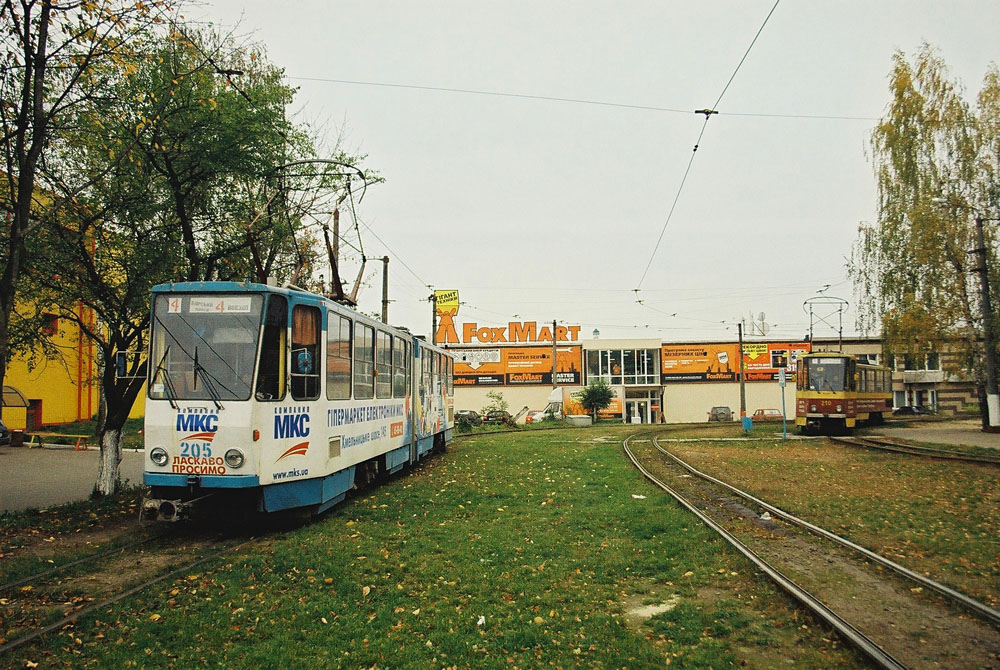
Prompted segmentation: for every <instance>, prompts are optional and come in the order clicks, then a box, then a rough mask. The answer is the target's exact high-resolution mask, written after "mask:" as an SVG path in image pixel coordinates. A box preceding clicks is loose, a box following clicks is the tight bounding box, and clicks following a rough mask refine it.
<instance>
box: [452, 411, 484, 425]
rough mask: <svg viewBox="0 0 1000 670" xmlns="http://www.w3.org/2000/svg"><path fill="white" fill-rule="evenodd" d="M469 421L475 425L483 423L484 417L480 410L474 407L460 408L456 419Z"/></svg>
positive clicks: (456, 413)
mask: <svg viewBox="0 0 1000 670" xmlns="http://www.w3.org/2000/svg"><path fill="white" fill-rule="evenodd" d="M463 420H464V421H468V422H469V423H470V424H472V425H473V426H481V425H483V417H481V416H479V412H477V411H475V410H473V409H460V410H458V411H457V412H455V421H456V422H457V421H463Z"/></svg>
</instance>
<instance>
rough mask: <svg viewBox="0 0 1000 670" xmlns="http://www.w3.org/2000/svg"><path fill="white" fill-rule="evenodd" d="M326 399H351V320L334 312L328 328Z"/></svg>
mask: <svg viewBox="0 0 1000 670" xmlns="http://www.w3.org/2000/svg"><path fill="white" fill-rule="evenodd" d="M326 397H327V398H328V399H329V400H350V398H351V320H350V319H348V318H347V317H344V316H340V315H339V314H335V313H333V312H329V313H328V314H327V326H326Z"/></svg>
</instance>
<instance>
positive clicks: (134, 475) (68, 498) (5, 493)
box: [0, 447, 144, 513]
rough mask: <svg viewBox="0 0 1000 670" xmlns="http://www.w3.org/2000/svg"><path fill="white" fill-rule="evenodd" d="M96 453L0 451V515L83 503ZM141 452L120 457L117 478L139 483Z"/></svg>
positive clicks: (94, 476) (92, 478)
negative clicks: (69, 503)
mask: <svg viewBox="0 0 1000 670" xmlns="http://www.w3.org/2000/svg"><path fill="white" fill-rule="evenodd" d="M98 456H99V454H98V450H97V449H94V448H91V449H88V450H87V451H73V448H72V447H70V448H68V449H56V448H45V449H38V448H35V449H29V448H27V447H0V513H2V512H19V511H21V510H25V509H31V508H33V507H34V508H43V507H48V506H50V505H58V504H61V503H67V502H73V501H74V500H86V499H87V498H88V497H89V496H90V492H91V491H93V490H94V483H95V482H96V481H97V464H98V460H97V459H98ZM143 456H144V453H143V452H132V451H126V452H125V453H124V454H123V455H122V465H121V478H122V481H123V482H125V481H126V480H127V481H128V482H129V483H130V484H140V483H142V463H143Z"/></svg>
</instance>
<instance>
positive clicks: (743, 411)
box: [736, 320, 747, 422]
mask: <svg viewBox="0 0 1000 670" xmlns="http://www.w3.org/2000/svg"><path fill="white" fill-rule="evenodd" d="M736 332H737V333H739V338H740V352H739V354H738V355H739V357H740V421H741V422H742V421H743V420H744V419H745V418H746V416H747V387H746V379H744V377H745V376H746V375H744V374H743V321H742V320H741V321H740V322H738V323H737V324H736Z"/></svg>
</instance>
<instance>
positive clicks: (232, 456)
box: [226, 449, 246, 468]
mask: <svg viewBox="0 0 1000 670" xmlns="http://www.w3.org/2000/svg"><path fill="white" fill-rule="evenodd" d="M245 461H246V458H244V456H243V452H242V451H240V450H239V449H230V450H229V451H227V452H226V465H228V466H229V467H231V468H242V467H243V463H244V462H245Z"/></svg>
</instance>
